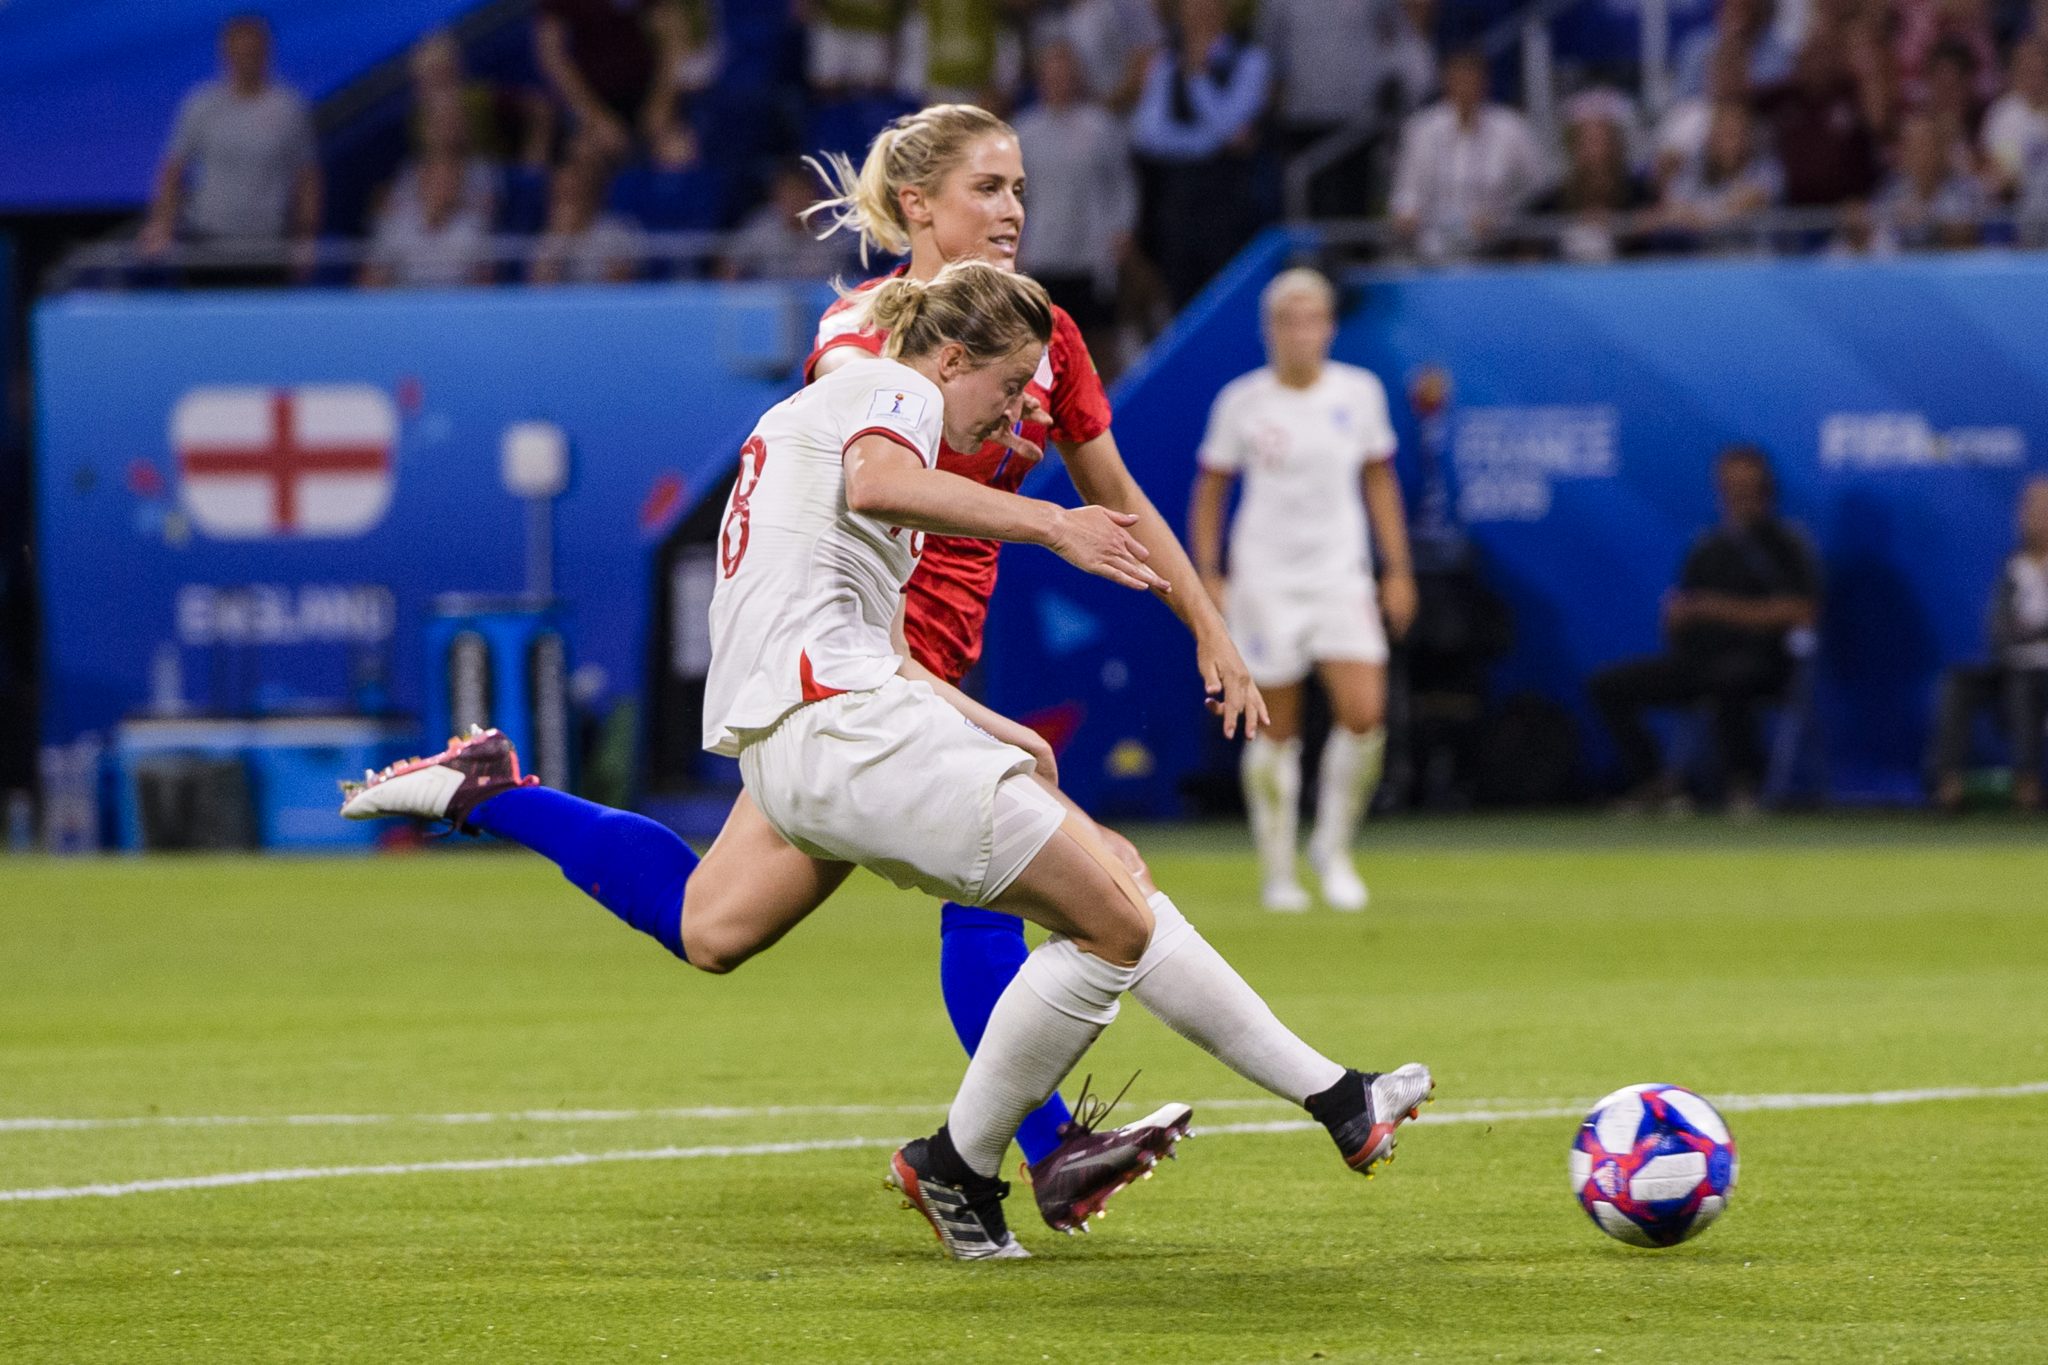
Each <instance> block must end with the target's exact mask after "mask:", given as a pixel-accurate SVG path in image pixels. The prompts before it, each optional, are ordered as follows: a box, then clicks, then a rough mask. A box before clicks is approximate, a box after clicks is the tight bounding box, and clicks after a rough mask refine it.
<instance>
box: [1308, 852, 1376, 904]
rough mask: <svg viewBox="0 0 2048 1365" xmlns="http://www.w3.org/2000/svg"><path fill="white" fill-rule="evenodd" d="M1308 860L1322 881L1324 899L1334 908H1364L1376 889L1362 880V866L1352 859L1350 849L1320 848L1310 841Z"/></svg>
mask: <svg viewBox="0 0 2048 1365" xmlns="http://www.w3.org/2000/svg"><path fill="white" fill-rule="evenodd" d="M1308 861H1309V866H1311V867H1313V868H1314V869H1315V870H1316V877H1317V879H1318V880H1320V881H1321V882H1322V886H1323V900H1324V901H1326V902H1327V903H1328V904H1329V907H1330V908H1331V909H1332V910H1344V911H1358V910H1363V909H1365V907H1366V905H1367V903H1368V902H1370V901H1371V900H1372V893H1371V892H1369V891H1367V890H1366V889H1365V883H1364V882H1363V881H1360V880H1359V877H1358V867H1357V865H1356V864H1354V863H1353V862H1352V861H1351V855H1350V853H1348V852H1346V851H1344V850H1342V849H1337V850H1334V851H1318V850H1317V848H1316V846H1315V845H1314V844H1310V845H1309V850H1308Z"/></svg>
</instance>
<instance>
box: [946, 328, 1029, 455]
mask: <svg viewBox="0 0 2048 1365" xmlns="http://www.w3.org/2000/svg"><path fill="white" fill-rule="evenodd" d="M1044 358H1045V347H1044V346H1042V345H1040V344H1039V343H1038V342H1037V341H1027V342H1026V343H1025V344H1024V345H1022V346H1019V347H1018V348H1017V349H1016V350H1014V351H1012V352H1010V353H1009V354H1008V355H1006V356H1000V357H998V358H996V359H995V360H991V361H989V362H988V363H987V364H984V365H976V364H974V363H973V362H972V361H971V360H970V359H969V358H968V356H967V353H966V349H965V348H964V347H961V346H959V345H957V344H956V343H953V342H948V343H947V344H946V346H945V347H944V348H943V349H942V350H941V352H940V355H939V379H938V383H939V392H940V393H941V394H942V395H944V397H945V400H946V417H945V434H946V444H947V445H949V446H951V447H952V448H953V449H955V450H979V449H981V446H982V443H983V442H984V441H987V440H988V439H989V438H990V437H992V436H994V435H995V434H996V433H997V432H998V431H1001V430H1002V429H1003V428H1004V427H1013V426H1015V425H1016V424H1017V423H1018V422H1020V421H1022V420H1023V417H1024V386H1025V385H1026V384H1029V383H1030V382H1031V376H1032V375H1034V374H1036V373H1038V365H1039V362H1040V361H1041V360H1043V359H1044Z"/></svg>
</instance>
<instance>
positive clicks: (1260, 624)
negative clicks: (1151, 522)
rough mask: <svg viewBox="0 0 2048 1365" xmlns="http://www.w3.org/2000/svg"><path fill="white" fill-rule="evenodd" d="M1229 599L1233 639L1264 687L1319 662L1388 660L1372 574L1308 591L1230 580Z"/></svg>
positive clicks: (1286, 683) (1291, 680) (1301, 674)
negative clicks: (1368, 576) (1370, 576)
mask: <svg viewBox="0 0 2048 1365" xmlns="http://www.w3.org/2000/svg"><path fill="white" fill-rule="evenodd" d="M1229 598H1230V601H1229V603H1228V606H1227V614H1228V616H1229V619H1230V636H1231V639H1233V640H1235V641H1236V642H1237V647H1238V649H1240V650H1241V651H1243V653H1244V661H1245V667H1247V668H1248V669H1250V670H1251V675H1252V681H1253V682H1256V683H1257V684H1258V685H1259V686H1261V687H1292V686H1293V685H1295V684H1296V683H1299V682H1300V681H1302V680H1303V679H1304V678H1306V677H1308V675H1309V670H1310V669H1311V668H1313V667H1314V666H1315V665H1316V664H1318V663H1324V662H1356V663H1368V664H1384V663H1386V661H1387V628H1386V626H1385V625H1384V624H1383V623H1382V622H1381V620H1380V606H1379V599H1378V597H1377V595H1376V590H1375V588H1374V586H1373V581H1372V580H1371V579H1369V578H1364V577H1359V578H1354V579H1350V580H1346V581H1341V582H1338V583H1333V584H1332V585H1330V586H1329V587H1327V588H1323V589H1320V590H1316V591H1310V592H1303V591H1301V590H1298V589H1274V588H1270V587H1265V586H1262V585H1258V584H1252V583H1244V582H1241V581H1239V580H1237V579H1232V580H1231V581H1230V586H1229Z"/></svg>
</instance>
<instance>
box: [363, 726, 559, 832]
mask: <svg viewBox="0 0 2048 1365" xmlns="http://www.w3.org/2000/svg"><path fill="white" fill-rule="evenodd" d="M539 783H540V779H539V778H537V777H523V776H521V775H520V772H519V752H518V751H517V750H516V749H514V748H513V747H512V741H511V740H509V739H507V738H505V735H504V733H503V732H502V731H498V730H486V729H483V728H482V727H480V726H474V725H473V726H471V727H470V730H469V734H468V735H466V736H461V735H459V736H457V737H455V738H454V739H451V740H449V741H448V747H447V748H446V749H443V750H442V751H441V752H440V753H438V754H434V755H433V756H431V757H429V758H409V759H407V760H406V761H405V762H403V763H394V764H392V765H391V766H390V767H388V768H386V769H384V771H382V772H376V773H373V772H368V771H365V772H364V773H363V780H362V781H360V782H346V781H345V782H343V783H342V784H341V794H342V802H341V813H342V816H343V818H345V819H349V820H375V819H377V818H379V817H380V816H386V815H407V816H411V817H413V818H414V819H417V820H446V821H447V822H448V823H449V824H451V825H453V826H454V827H455V828H456V829H458V830H460V831H462V832H463V833H465V834H474V833H475V832H476V831H475V830H473V829H470V828H469V826H468V825H467V823H466V821H467V820H468V818H469V813H470V812H471V811H473V810H475V809H476V808H477V807H478V806H479V805H481V804H482V803H483V802H484V801H487V800H489V799H490V798H491V797H493V796H496V795H497V794H498V793H500V792H504V791H510V790H511V789H512V788H514V787H532V786H538V785H539Z"/></svg>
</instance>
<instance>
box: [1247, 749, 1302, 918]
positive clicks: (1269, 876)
mask: <svg viewBox="0 0 2048 1365" xmlns="http://www.w3.org/2000/svg"><path fill="white" fill-rule="evenodd" d="M1238 776H1239V778H1240V779H1241V780H1242V781H1243V783H1244V805H1245V810H1246V811H1247V812H1249V814H1250V815H1251V822H1252V844H1253V846H1254V847H1256V848H1257V849H1258V851H1259V867H1260V870H1261V871H1262V872H1263V873H1264V874H1265V880H1266V881H1267V882H1268V883H1272V882H1291V881H1293V880H1294V833H1295V825H1296V822H1297V819H1298V815H1297V812H1298V811H1299V810H1300V805H1301V740H1300V738H1299V737H1296V738H1294V739H1279V740H1274V739H1267V738H1266V737H1265V736H1263V735H1254V736H1253V737H1252V738H1250V739H1248V740H1246V741H1245V742H1244V756H1243V758H1241V759H1240V760H1239V762H1238Z"/></svg>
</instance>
